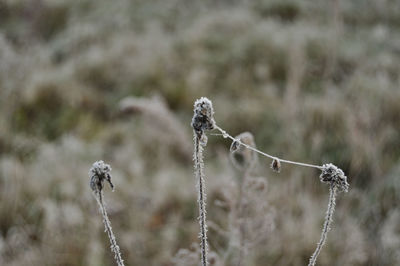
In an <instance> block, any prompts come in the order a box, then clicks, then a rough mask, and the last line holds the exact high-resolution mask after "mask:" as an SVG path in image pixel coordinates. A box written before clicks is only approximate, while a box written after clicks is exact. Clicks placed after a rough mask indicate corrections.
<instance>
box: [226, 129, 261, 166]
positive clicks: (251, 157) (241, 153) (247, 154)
mask: <svg viewBox="0 0 400 266" xmlns="http://www.w3.org/2000/svg"><path fill="white" fill-rule="evenodd" d="M235 139H236V140H235V141H233V142H232V144H231V148H230V150H231V154H230V159H231V161H232V163H233V165H234V166H235V167H236V168H238V169H239V170H246V169H248V168H252V167H254V166H255V164H256V163H257V155H256V153H255V152H254V151H252V150H249V149H247V148H246V147H245V146H243V145H240V143H243V144H246V145H249V146H251V147H254V148H255V147H256V144H255V142H254V137H253V134H251V133H250V132H243V133H241V134H239V135H237V136H236V137H235Z"/></svg>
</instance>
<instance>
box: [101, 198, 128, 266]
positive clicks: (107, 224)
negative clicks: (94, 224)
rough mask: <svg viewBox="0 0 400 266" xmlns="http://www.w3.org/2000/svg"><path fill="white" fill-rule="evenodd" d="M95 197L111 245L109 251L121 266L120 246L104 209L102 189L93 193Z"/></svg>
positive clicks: (122, 263)
mask: <svg viewBox="0 0 400 266" xmlns="http://www.w3.org/2000/svg"><path fill="white" fill-rule="evenodd" d="M95 194H96V193H95ZM95 198H96V201H97V203H98V204H99V208H100V212H101V215H102V216H103V223H104V228H105V232H106V233H107V236H108V238H109V239H110V244H111V246H110V247H111V251H112V252H113V253H114V259H115V261H116V262H117V265H118V266H123V265H124V261H123V259H122V257H121V252H120V248H119V246H118V244H117V240H116V239H115V235H114V233H113V231H112V227H111V222H110V219H108V215H107V210H106V207H105V204H104V200H103V191H100V192H99V193H97V195H95Z"/></svg>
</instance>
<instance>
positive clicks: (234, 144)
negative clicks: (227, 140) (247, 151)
mask: <svg viewBox="0 0 400 266" xmlns="http://www.w3.org/2000/svg"><path fill="white" fill-rule="evenodd" d="M239 147H240V141H239V140H234V141H232V144H231V147H230V149H229V150H230V151H231V152H235V151H236V150H237V149H238V148H239Z"/></svg>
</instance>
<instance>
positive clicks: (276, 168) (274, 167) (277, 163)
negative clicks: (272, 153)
mask: <svg viewBox="0 0 400 266" xmlns="http://www.w3.org/2000/svg"><path fill="white" fill-rule="evenodd" d="M271 168H272V170H274V171H275V172H277V173H280V172H281V162H280V161H279V159H278V158H275V159H273V160H272V163H271Z"/></svg>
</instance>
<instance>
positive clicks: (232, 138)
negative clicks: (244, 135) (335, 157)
mask: <svg viewBox="0 0 400 266" xmlns="http://www.w3.org/2000/svg"><path fill="white" fill-rule="evenodd" d="M215 129H217V130H218V131H219V132H221V134H222V135H223V136H224V138H230V139H231V140H232V141H237V142H238V143H239V144H240V145H243V146H244V147H246V148H247V149H249V150H252V151H254V152H257V153H259V154H261V155H263V156H265V157H268V158H271V159H278V160H279V161H280V162H282V163H288V164H295V165H300V166H306V167H312V168H317V169H320V170H322V169H323V167H322V166H320V165H315V164H308V163H301V162H295V161H290V160H285V159H281V158H279V157H276V156H273V155H270V154H268V153H265V152H262V151H260V150H257V149H256V148H254V147H251V146H250V145H247V144H245V143H243V142H241V141H240V140H239V139H235V138H234V137H232V136H231V135H229V134H228V133H227V132H226V131H225V130H223V129H222V128H220V127H219V126H217V125H216V126H215Z"/></svg>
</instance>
